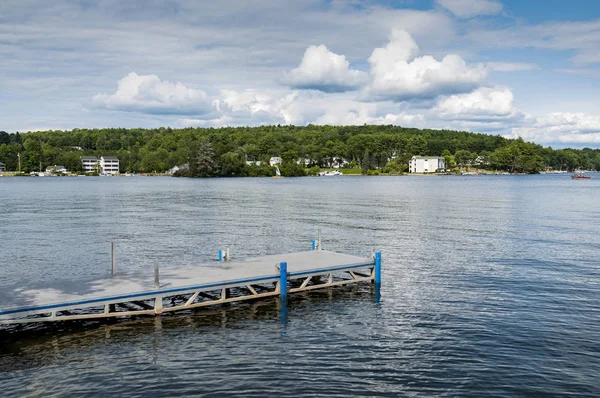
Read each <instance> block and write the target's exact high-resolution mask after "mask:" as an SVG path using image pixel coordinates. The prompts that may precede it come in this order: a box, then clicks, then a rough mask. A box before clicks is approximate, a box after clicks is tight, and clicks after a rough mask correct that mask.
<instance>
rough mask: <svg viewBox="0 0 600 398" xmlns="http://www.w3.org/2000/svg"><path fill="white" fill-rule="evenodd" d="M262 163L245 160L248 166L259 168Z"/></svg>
mask: <svg viewBox="0 0 600 398" xmlns="http://www.w3.org/2000/svg"><path fill="white" fill-rule="evenodd" d="M261 164H262V162H261V161H260V160H246V165H248V166H260V165H261Z"/></svg>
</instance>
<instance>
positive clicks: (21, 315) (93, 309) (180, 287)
mask: <svg viewBox="0 0 600 398" xmlns="http://www.w3.org/2000/svg"><path fill="white" fill-rule="evenodd" d="M112 253H113V262H112V272H111V275H110V276H107V277H104V278H88V279H82V280H76V281H61V282H58V283H49V282H43V283H36V284H27V286H26V287H24V286H23V285H20V286H13V287H8V288H2V289H1V290H0V325H7V324H24V323H37V322H58V321H70V320H85V319H101V318H113V317H129V316H141V315H153V316H156V315H160V314H164V313H170V312H175V311H183V310H191V309H194V308H200V307H207V306H211V305H220V304H225V303H232V302H237V301H245V300H254V299H258V298H264V297H272V296H279V297H280V298H281V299H282V300H286V299H287V297H288V294H291V293H296V292H303V291H309V290H314V289H324V288H329V287H332V286H340V285H346V284H350V283H359V282H372V283H375V284H376V287H377V288H378V287H379V284H380V281H381V254H380V253H379V252H377V253H373V254H372V255H371V256H370V257H365V258H363V257H357V256H351V255H347V254H341V253H335V252H330V251H325V250H321V249H320V244H319V243H317V241H313V250H311V251H305V252H298V253H288V254H278V255H270V256H261V257H254V258H247V259H243V260H238V261H230V258H229V257H230V255H229V250H227V251H220V252H219V261H218V262H213V263H207V264H199V265H193V266H186V267H183V268H178V269H171V268H169V269H160V270H159V268H158V266H155V270H154V275H133V274H120V273H118V272H116V262H115V250H114V246H113V250H112Z"/></svg>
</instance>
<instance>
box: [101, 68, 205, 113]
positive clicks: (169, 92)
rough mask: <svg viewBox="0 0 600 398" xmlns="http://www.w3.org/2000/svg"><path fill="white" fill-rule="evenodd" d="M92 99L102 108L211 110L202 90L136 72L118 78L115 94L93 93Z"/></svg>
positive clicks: (151, 110) (144, 110)
mask: <svg viewBox="0 0 600 398" xmlns="http://www.w3.org/2000/svg"><path fill="white" fill-rule="evenodd" d="M92 101H93V103H94V104H95V105H96V106H98V107H101V108H106V109H110V110H119V111H136V112H142V113H150V114H176V115H177V114H182V115H186V114H194V115H203V114H207V113H209V112H211V111H212V110H213V108H212V105H211V101H210V99H209V98H208V97H207V95H206V93H205V92H204V91H202V90H194V89H191V88H188V87H186V86H185V85H183V84H182V83H171V82H169V81H166V80H165V81H161V80H160V79H159V78H158V76H156V75H142V76H140V75H138V74H137V73H135V72H131V73H129V74H128V75H127V76H125V77H123V78H122V79H121V80H119V83H118V87H117V91H116V92H115V93H114V94H104V93H102V94H96V95H95V96H94V97H93V99H92Z"/></svg>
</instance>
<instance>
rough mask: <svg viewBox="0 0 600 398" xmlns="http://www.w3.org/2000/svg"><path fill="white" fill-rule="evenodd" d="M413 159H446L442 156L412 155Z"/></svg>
mask: <svg viewBox="0 0 600 398" xmlns="http://www.w3.org/2000/svg"><path fill="white" fill-rule="evenodd" d="M412 158H413V159H443V160H446V158H445V157H443V156H413V157H412Z"/></svg>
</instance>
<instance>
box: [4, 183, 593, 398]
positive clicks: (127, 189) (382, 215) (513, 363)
mask: <svg viewBox="0 0 600 398" xmlns="http://www.w3.org/2000/svg"><path fill="white" fill-rule="evenodd" d="M319 228H320V230H321V234H322V241H323V247H324V248H325V249H327V250H335V251H340V252H345V253H349V254H356V255H362V256H366V255H368V254H369V253H370V251H371V249H372V248H375V249H377V250H380V251H382V255H383V260H384V262H383V283H382V288H381V301H380V302H379V303H377V302H376V300H375V297H374V295H373V292H372V291H371V286H370V285H368V284H364V285H360V286H354V287H346V288H339V289H333V290H331V291H323V292H313V293H311V294H309V295H301V296H293V295H292V296H291V298H290V303H289V311H288V317H287V322H282V319H280V317H279V312H278V303H277V300H276V299H270V300H264V301H258V302H255V303H252V304H240V305H231V306H228V307H222V308H215V309H210V310H204V311H197V312H195V313H193V314H181V315H175V316H165V317H162V318H145V319H135V320H123V321H120V322H116V323H111V324H94V325H89V324H87V325H81V324H67V325H60V326H57V327H55V328H41V329H39V330H33V331H27V332H25V333H6V332H2V333H0V389H1V390H0V395H3V396H109V395H111V396H128V397H135V396H143V397H149V396H194V395H201V396H215V397H217V396H223V395H227V394H239V395H243V396H257V397H263V396H267V395H277V396H289V397H295V396H301V395H311V396H338V397H348V396H389V397H395V396H424V397H430V396H473V397H485V396H541V395H544V396H566V395H577V396H599V395H600V260H599V256H598V255H599V254H600V176H598V175H597V174H595V175H594V176H593V179H592V180H588V181H574V180H571V179H570V178H569V177H568V176H567V175H542V176H465V177H458V176H456V177H455V176H443V177H439V176H437V177H414V176H410V177H408V176H405V177H331V178H327V177H323V178H298V179H294V178H286V179H279V180H278V179H270V178H266V179H250V178H248V179H209V180H201V179H194V180H192V179H175V178H168V177H132V178H100V177H97V178H94V177H86V178H37V179H33V178H31V179H29V178H0V288H2V285H3V284H4V285H6V284H13V283H14V282H15V281H21V282H22V283H23V284H24V285H27V283H28V281H32V280H41V279H49V280H50V279H76V278H78V277H81V276H85V275H90V274H97V275H106V274H107V273H109V270H110V264H111V260H110V242H115V243H116V245H117V258H118V268H119V269H121V270H127V271H136V272H149V273H151V272H152V268H153V266H154V263H155V262H159V263H160V264H161V267H176V266H178V265H183V264H190V263H199V262H206V261H211V260H215V259H216V256H217V251H218V249H221V248H225V247H229V248H230V249H231V252H232V256H233V257H237V258H241V257H246V256H254V255H261V254H273V253H280V252H288V251H300V250H306V249H308V248H309V247H310V241H311V240H312V239H315V238H316V236H317V230H318V229H319Z"/></svg>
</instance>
